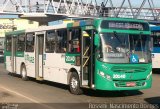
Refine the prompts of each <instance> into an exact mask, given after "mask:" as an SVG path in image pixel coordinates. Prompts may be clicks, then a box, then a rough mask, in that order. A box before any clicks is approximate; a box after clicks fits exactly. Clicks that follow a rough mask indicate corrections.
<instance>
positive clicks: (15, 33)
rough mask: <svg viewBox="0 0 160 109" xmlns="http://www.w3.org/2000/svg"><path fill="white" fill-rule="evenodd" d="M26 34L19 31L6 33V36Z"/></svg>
mask: <svg viewBox="0 0 160 109" xmlns="http://www.w3.org/2000/svg"><path fill="white" fill-rule="evenodd" d="M23 33H25V30H17V31H10V32H6V33H5V35H6V36H8V35H18V34H23Z"/></svg>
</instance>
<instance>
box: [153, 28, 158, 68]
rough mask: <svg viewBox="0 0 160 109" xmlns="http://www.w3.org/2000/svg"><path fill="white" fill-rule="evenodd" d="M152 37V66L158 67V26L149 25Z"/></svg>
mask: <svg viewBox="0 0 160 109" xmlns="http://www.w3.org/2000/svg"><path fill="white" fill-rule="evenodd" d="M151 32H152V34H151V35H152V38H153V50H152V68H153V69H159V68H160V26H151Z"/></svg>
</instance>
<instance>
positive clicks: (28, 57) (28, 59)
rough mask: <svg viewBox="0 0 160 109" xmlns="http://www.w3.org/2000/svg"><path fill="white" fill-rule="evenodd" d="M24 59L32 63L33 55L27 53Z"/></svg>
mask: <svg viewBox="0 0 160 109" xmlns="http://www.w3.org/2000/svg"><path fill="white" fill-rule="evenodd" d="M25 60H27V61H29V62H30V63H34V57H31V56H29V55H28V54H27V55H25Z"/></svg>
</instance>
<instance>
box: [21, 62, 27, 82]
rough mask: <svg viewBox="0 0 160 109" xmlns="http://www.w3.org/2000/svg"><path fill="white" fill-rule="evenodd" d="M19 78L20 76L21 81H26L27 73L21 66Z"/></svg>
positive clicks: (23, 66)
mask: <svg viewBox="0 0 160 109" xmlns="http://www.w3.org/2000/svg"><path fill="white" fill-rule="evenodd" d="M21 76H22V80H24V81H26V80H28V77H27V71H26V67H25V65H22V70H21Z"/></svg>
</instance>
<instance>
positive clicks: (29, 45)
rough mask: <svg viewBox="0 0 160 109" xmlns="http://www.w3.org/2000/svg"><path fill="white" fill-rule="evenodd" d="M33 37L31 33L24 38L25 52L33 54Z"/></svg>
mask: <svg viewBox="0 0 160 109" xmlns="http://www.w3.org/2000/svg"><path fill="white" fill-rule="evenodd" d="M34 40H35V37H34V34H33V33H30V34H27V36H26V52H34V42H35V41H34Z"/></svg>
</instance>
